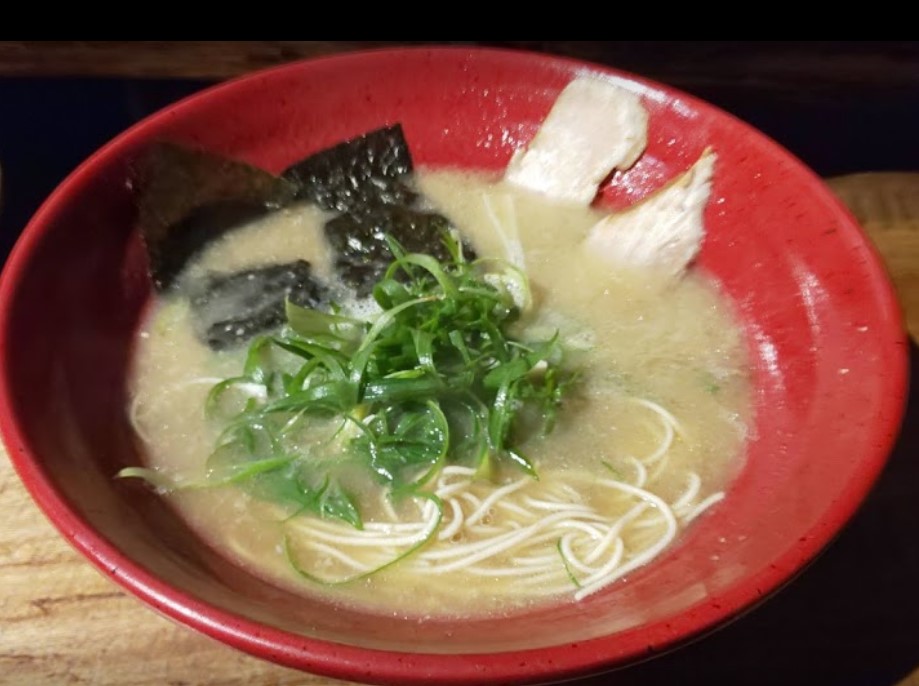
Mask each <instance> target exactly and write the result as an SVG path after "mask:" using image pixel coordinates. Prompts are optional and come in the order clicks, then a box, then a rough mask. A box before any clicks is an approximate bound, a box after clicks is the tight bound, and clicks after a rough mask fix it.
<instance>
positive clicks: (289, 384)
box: [125, 234, 575, 528]
mask: <svg viewBox="0 0 919 686" xmlns="http://www.w3.org/2000/svg"><path fill="white" fill-rule="evenodd" d="M444 241H445V243H446V246H447V248H448V252H449V255H450V258H449V259H448V260H445V261H444V262H439V261H438V260H437V259H435V258H433V257H431V256H430V255H424V254H416V253H406V252H405V251H404V250H403V249H402V248H401V246H400V245H399V244H398V243H396V242H395V241H393V240H389V247H390V250H391V251H392V254H393V256H394V259H393V261H392V263H391V264H390V265H389V268H388V269H387V271H386V272H385V274H384V276H383V277H382V278H381V279H380V280H379V282H378V283H377V284H376V285H375V287H374V288H373V293H372V297H373V299H374V300H375V301H376V303H377V304H378V305H379V306H380V308H381V310H382V312H381V313H380V314H379V315H377V316H376V317H375V318H374V319H373V321H372V322H368V321H365V320H362V319H356V318H352V317H348V316H344V315H343V314H341V312H340V311H335V312H332V313H329V312H322V311H319V310H314V309H307V308H303V307H300V306H298V305H295V304H293V303H290V302H288V303H287V310H286V313H287V325H286V326H285V327H284V328H283V329H282V330H281V331H280V332H279V333H278V334H277V335H271V336H263V337H261V338H258V339H256V340H255V341H254V342H253V343H252V344H251V346H250V348H249V350H248V354H247V357H246V362H245V365H244V369H243V373H242V374H241V375H240V376H237V377H233V378H230V379H227V380H225V381H223V382H221V383H219V384H217V385H216V386H215V387H214V388H213V389H212V391H211V393H210V395H209V397H208V401H207V404H208V412H209V413H210V414H211V416H214V417H216V418H218V419H220V420H222V421H225V422H226V421H228V424H227V425H226V429H225V430H224V431H223V432H222V434H221V436H220V438H219V440H218V446H217V448H216V450H215V451H214V453H213V454H212V455H211V457H210V458H209V461H208V465H207V466H208V481H209V483H211V484H216V483H219V484H224V483H236V484H240V485H243V486H244V487H246V488H247V490H249V491H250V492H251V493H253V495H255V496H256V497H258V498H261V499H267V500H270V501H272V502H276V503H279V504H282V505H284V506H286V507H288V508H290V509H292V511H293V512H294V513H297V514H299V513H304V514H312V515H317V516H320V517H323V518H330V519H338V520H342V521H345V522H348V523H349V524H351V525H352V526H354V527H357V528H362V519H361V509H360V507H359V505H358V501H357V500H358V499H357V498H356V497H355V495H354V494H353V493H352V492H350V491H349V489H348V488H347V486H346V484H347V483H349V478H348V475H352V476H353V475H354V474H364V475H366V474H370V475H371V476H372V478H373V479H374V480H375V481H376V482H378V483H380V484H383V485H385V486H388V487H389V495H390V497H392V498H393V499H395V500H398V498H400V497H401V496H406V495H412V496H414V495H420V494H422V493H424V486H425V484H427V483H428V482H430V481H431V479H432V478H434V477H435V476H436V475H437V473H438V471H439V470H440V469H441V468H442V467H443V466H445V465H448V464H461V465H465V466H470V467H474V468H475V469H476V470H477V473H478V474H479V475H480V476H481V477H482V478H491V479H496V478H498V477H499V475H500V474H501V472H502V471H503V470H505V469H507V468H510V467H516V468H519V469H522V470H524V471H525V472H526V473H528V474H530V475H532V476H534V477H536V472H535V469H534V467H533V465H532V463H531V462H530V460H529V459H528V458H527V457H525V456H524V454H523V453H522V452H521V449H520V446H521V444H522V443H523V442H524V441H525V440H526V439H527V438H529V437H532V436H534V435H538V434H541V433H545V432H548V431H550V430H551V428H552V426H553V422H554V419H555V415H556V412H557V410H558V408H559V405H560V403H561V401H562V398H563V396H564V394H565V391H566V390H567V389H568V388H569V387H570V385H571V384H572V382H573V381H574V379H575V375H574V374H573V373H572V372H570V371H567V370H565V369H564V368H563V367H562V366H561V357H562V351H561V348H560V346H559V343H558V340H557V336H556V337H554V338H552V339H550V340H542V341H528V342H522V341H520V340H516V339H515V338H514V337H513V336H511V335H510V334H509V329H510V327H511V325H512V324H513V323H514V322H515V321H516V320H518V319H519V317H520V306H518V304H517V303H516V302H515V296H516V297H517V300H521V299H522V297H523V296H525V297H527V298H528V294H529V291H528V286H527V283H526V278H525V276H524V275H523V274H522V272H520V271H519V270H518V269H516V268H515V267H513V266H512V265H509V264H506V263H503V262H500V261H496V260H476V261H468V260H467V259H466V258H465V257H464V255H463V251H462V246H461V244H460V243H459V242H458V241H457V240H456V239H455V238H454V237H453V236H452V235H449V234H445V237H444ZM240 397H242V398H244V400H243V401H240V400H239V398H240ZM316 427H325V428H326V435H327V436H328V438H327V440H324V441H322V442H320V443H319V444H317V443H316V442H315V440H313V441H312V442H311V441H310V440H309V438H308V437H309V436H311V435H312V436H315V434H316ZM328 427H333V430H332V431H329V430H328ZM136 475H138V476H140V474H136ZM125 476H128V475H127V474H125ZM351 480H352V481H353V478H352V479H351Z"/></svg>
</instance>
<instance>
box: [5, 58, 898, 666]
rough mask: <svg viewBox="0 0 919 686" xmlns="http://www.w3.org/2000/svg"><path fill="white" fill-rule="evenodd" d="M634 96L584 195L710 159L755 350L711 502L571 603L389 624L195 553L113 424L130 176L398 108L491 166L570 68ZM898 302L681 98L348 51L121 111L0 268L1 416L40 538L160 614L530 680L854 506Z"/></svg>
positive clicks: (779, 152)
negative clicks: (645, 134)
mask: <svg viewBox="0 0 919 686" xmlns="http://www.w3.org/2000/svg"><path fill="white" fill-rule="evenodd" d="M583 72H588V73H594V74H604V75H607V76H608V77H610V78H612V79H615V80H617V81H619V82H620V83H621V84H622V85H623V86H625V87H626V88H630V89H634V90H636V91H638V92H640V93H641V94H642V95H643V98H644V102H645V105H646V106H647V108H648V110H649V112H650V115H651V127H650V140H649V145H648V150H647V152H646V153H645V156H644V158H643V159H642V160H641V162H639V164H638V165H637V166H636V167H635V168H634V169H633V170H631V171H629V172H628V173H626V174H622V175H618V176H617V177H616V178H614V179H613V180H612V181H611V183H610V184H609V185H608V186H607V188H606V189H604V191H603V194H602V195H603V198H604V200H605V201H606V202H608V203H609V204H611V205H615V206H621V205H623V204H628V203H629V202H632V201H634V199H636V198H639V197H642V196H643V195H645V194H647V193H648V192H649V191H650V190H653V189H654V188H655V187H657V186H658V185H659V184H660V183H662V182H663V181H664V180H665V179H667V178H669V177H671V176H672V175H674V174H676V173H677V172H679V171H681V170H682V169H684V168H686V167H687V166H689V164H690V163H691V162H692V161H693V160H694V159H695V158H696V157H697V156H698V154H699V153H700V152H701V150H702V149H703V148H704V147H705V146H709V145H710V146H712V147H713V148H714V149H715V150H716V151H717V153H718V155H719V162H718V168H717V171H716V175H715V182H714V189H713V196H712V200H711V202H710V204H709V206H708V209H707V212H706V222H707V229H708V233H707V237H706V241H705V247H704V250H703V253H702V256H701V260H700V262H701V266H702V267H703V268H705V269H707V270H709V271H710V272H711V273H713V274H714V275H715V276H716V277H717V278H718V279H720V281H721V282H722V283H723V285H724V290H725V292H726V293H727V294H728V296H729V297H730V298H732V299H733V300H734V302H735V303H736V309H737V312H738V313H739V316H740V318H741V319H742V321H743V324H744V326H745V327H746V331H747V332H748V340H749V344H750V350H751V356H752V359H753V377H754V387H755V412H756V418H755V430H754V432H753V436H752V438H751V439H750V441H749V444H748V446H747V455H746V466H745V468H744V469H743V471H742V473H741V474H740V476H739V477H738V478H737V480H736V482H735V483H734V484H733V485H732V487H731V488H730V490H729V494H728V497H727V499H726V500H725V501H724V502H723V503H722V504H721V505H720V506H718V507H717V508H715V509H714V510H712V511H711V512H710V513H709V514H708V515H707V516H705V517H704V518H702V519H701V521H699V522H698V523H697V524H696V525H694V526H693V527H692V528H691V529H690V531H689V532H688V533H687V534H686V535H685V536H684V537H683V538H682V539H681V540H680V542H679V544H678V545H676V546H675V547H673V548H672V549H671V550H670V551H669V552H667V554H666V555H665V556H664V557H663V558H661V559H660V560H658V561H657V562H655V563H653V564H651V565H649V566H648V567H647V568H645V569H642V570H640V571H639V572H637V573H635V574H633V575H631V577H630V578H629V579H628V580H627V581H626V582H624V583H620V584H617V585H614V586H613V587H611V588H609V589H607V590H606V591H605V592H602V593H600V594H598V595H596V596H594V597H591V598H589V599H588V600H586V601H584V602H582V603H580V604H575V603H569V604H560V605H555V606H552V607H546V608H542V609H538V610H533V611H530V612H526V613H522V614H519V615H514V616H509V617H501V618H491V619H477V620H469V621H462V622H457V621H451V620H422V619H410V620H405V619H398V618H393V617H382V616H372V615H368V614H363V613H361V612H358V611H355V610H348V609H343V608H331V607H329V606H327V605H324V604H323V603H321V602H318V601H315V600H306V599H302V598H298V597H295V596H292V595H290V594H288V593H286V592H284V591H280V590H278V589H276V588H273V587H272V586H270V585H268V584H266V583H264V582H262V581H260V580H258V579H256V578H253V577H251V576H250V575H248V574H247V573H245V572H244V571H242V570H240V569H237V568H235V567H233V566H232V565H229V564H228V563H226V562H225V561H223V560H222V559H221V558H219V557H218V556H216V555H215V554H214V553H211V552H209V550H208V549H207V548H205V547H203V546H202V545H201V544H200V542H199V541H198V540H197V539H196V538H195V536H194V535H193V534H192V533H191V532H190V531H189V530H188V528H187V527H186V526H185V525H184V524H183V523H182V522H181V520H179V519H178V518H177V517H176V515H175V514H174V513H173V512H172V511H171V510H170V509H169V508H168V507H167V506H166V505H165V504H164V503H163V501H161V500H160V499H159V498H157V497H155V496H153V495H151V494H150V493H149V492H147V490H145V489H144V488H142V487H139V486H137V485H136V484H132V483H125V482H116V481H114V480H113V479H112V475H113V474H114V473H115V472H116V471H117V470H118V469H119V468H120V467H122V466H124V465H129V464H135V463H136V462H137V461H138V459H139V457H138V450H137V448H136V446H135V444H134V442H133V437H132V433H131V429H130V427H129V425H128V423H127V421H126V418H125V375H126V369H127V367H128V364H129V361H130V357H131V345H132V337H133V334H134V331H135V327H136V325H137V323H138V319H139V316H140V313H141V310H142V308H143V305H144V303H145V301H146V299H147V297H148V295H149V286H148V282H147V278H146V273H145V261H144V255H143V252H142V250H141V249H140V247H139V243H138V240H137V236H136V233H135V231H134V230H133V224H134V210H133V206H132V202H131V193H130V189H129V187H128V185H127V182H126V181H127V178H128V168H129V165H130V163H131V160H132V158H134V156H135V155H136V154H137V153H138V151H139V150H141V149H142V148H144V146H146V145H147V144H148V143H150V142H151V141H153V140H157V139H172V140H178V141H184V142H187V143H192V144H195V145H199V146H202V147H205V148H208V149H210V150H213V151H215V152H219V153H223V154H226V155H230V156H233V157H239V158H242V159H246V160H248V161H250V162H252V163H254V164H257V165H260V166H263V167H266V168H268V169H271V170H280V169H282V168H283V167H285V166H286V165H287V164H288V163H290V162H292V161H294V160H297V159H299V158H301V157H303V156H304V155H306V154H307V153H309V152H311V151H314V150H316V149H318V148H321V147H323V146H326V145H329V144H331V143H334V142H337V141H339V140H341V139H344V138H346V137H349V136H352V135H355V134H359V133H362V132H364V131H367V130H369V129H371V128H374V127H378V126H380V125H383V124H386V123H392V122H397V121H400V122H402V123H403V125H404V127H405V131H406V134H407V137H408V140H409V143H410V145H411V147H412V150H413V153H414V155H415V158H416V160H417V161H418V162H419V163H420V164H426V165H458V166H463V167H477V168H490V169H500V168H502V167H503V166H504V165H505V164H506V162H507V160H508V158H509V157H510V155H511V152H512V151H513V149H514V148H515V147H517V146H519V145H520V144H522V143H524V142H526V141H527V140H528V139H529V138H530V137H531V136H532V135H533V133H534V132H535V130H536V128H537V126H538V124H539V122H540V121H541V120H542V118H543V117H544V116H545V114H546V113H547V111H548V110H549V108H550V106H551V104H552V102H553V100H554V98H555V96H556V95H557V93H558V92H559V90H560V89H561V88H562V87H563V86H564V85H565V83H567V82H568V81H569V80H570V79H571V78H573V77H574V76H575V75H577V74H580V73H583ZM906 359H907V355H906V346H905V337H904V334H903V331H902V328H901V322H900V315H899V312H898V308H897V304H896V301H895V299H894V296H893V293H892V291H891V288H890V285H889V283H888V281H887V279H886V277H885V274H884V271H883V269H882V267H881V265H880V264H879V261H878V258H877V255H876V254H875V253H874V251H873V250H872V249H871V248H870V247H869V245H868V243H867V242H866V239H865V237H864V236H863V235H862V233H861V232H860V230H859V229H858V227H857V226H856V224H855V223H854V221H853V219H852V217H851V216H850V215H849V214H848V213H847V212H846V211H845V210H844V209H843V208H842V207H841V206H840V204H839V203H838V202H837V201H836V200H835V199H834V197H833V196H832V195H831V194H830V192H829V191H828V190H827V188H826V187H825V186H824V185H823V184H822V183H821V182H820V180H819V179H818V178H816V177H815V176H814V174H813V173H811V172H810V171H809V170H808V169H807V168H805V167H804V166H803V165H802V164H801V163H800V162H798V161H797V160H796V159H794V158H793V157H792V156H790V155H789V154H788V153H787V152H786V151H784V150H783V149H781V148H780V147H779V146H778V145H776V144H775V143H773V142H772V141H770V140H768V139H767V138H765V137H764V136H762V135H761V134H759V133H757V132H756V131H754V130H753V129H751V128H750V127H749V126H746V125H745V124H743V123H741V122H739V121H737V120H735V119H733V118H732V117H730V116H728V115H726V114H725V113H723V112H721V111H719V110H717V109H715V108H713V107H711V106H709V105H707V104H705V103H703V102H700V101H698V100H696V99H694V98H692V97H689V96H687V95H685V94H682V93H679V92H676V91H673V90H671V89H668V88H666V87H663V86H660V85H657V84H654V83H651V82H649V81H645V80H643V79H638V78H633V77H631V76H628V75H625V74H621V73H617V72H614V71H612V70H610V69H606V68H602V67H598V66H593V65H587V64H582V63H577V62H573V61H568V60H563V59H556V58H552V57H547V56H540V55H531V54H525V53H513V52H499V51H487V50H481V51H473V50H464V49H418V50H396V51H385V52H375V53H368V54H353V55H346V56H339V57H333V58H328V59H323V60H317V61H312V62H306V63H300V64H292V65H289V66H285V67H281V68H278V69H274V70H271V71H266V72H262V73H257V74H254V75H252V76H248V77H246V78H243V79H240V80H237V81H233V82H230V83H227V84H225V85H221V86H218V87H216V88H212V89H210V90H208V91H205V92H203V93H201V94H200V95H197V96H195V97H192V98H190V99H188V100H185V101H183V102H180V103H179V104H177V105H175V106H172V107H170V108H168V109H166V110H164V111H162V112H160V113H158V114H156V115H154V116H153V117H150V118H149V119H146V120H144V121H143V122H141V123H140V124H138V125H137V126H135V127H133V128H132V129H130V130H129V131H127V132H126V133H124V134H123V135H121V136H119V137H118V138H117V139H115V140H114V141H113V142H111V143H110V144H109V145H107V146H106V147H105V148H103V149H102V150H101V151H99V152H98V153H97V154H95V155H94V156H93V157H92V158H90V159H89V160H88V161H87V162H85V163H84V164H83V165H82V166H81V167H80V168H79V169H77V170H76V171H75V172H74V173H73V174H71V175H70V177H68V178H67V180H66V181H64V183H62V184H61V186H60V187H59V188H58V189H57V190H56V191H55V192H54V194H53V195H52V196H51V197H50V198H49V199H48V200H47V202H46V203H45V204H44V205H43V206H42V208H41V209H40V210H39V212H38V213H37V214H36V215H35V217H34V219H33V220H32V222H31V223H30V224H29V226H28V228H27V229H26V231H25V233H24V234H23V237H22V238H21V240H20V241H19V243H18V245H17V246H16V249H15V251H14V253H13V255H12V256H11V257H10V260H9V262H8V263H7V265H6V268H5V270H4V272H3V277H2V283H0V408H2V413H0V426H2V430H3V435H4V437H5V439H6V442H7V445H8V447H9V452H10V455H11V458H12V460H13V462H14V464H15V465H16V468H17V469H18V470H19V473H20V475H21V477H22V479H23V481H24V482H25V484H26V486H27V487H28V488H29V490H30V491H31V493H32V494H33V496H34V497H35V499H36V501H37V502H38V503H39V505H40V506H41V507H42V508H43V509H44V511H45V512H46V513H47V515H48V516H49V517H50V519H51V520H52V521H53V522H54V524H55V525H56V526H57V527H58V529H59V530H60V531H61V533H62V534H63V535H64V536H65V537H66V538H67V539H69V540H70V541H71V542H72V543H73V544H74V545H75V546H76V547H77V548H78V549H79V550H80V551H81V552H83V553H84V554H85V555H86V556H87V557H88V558H89V559H90V561H92V562H93V563H94V564H95V565H96V566H97V567H98V568H99V569H101V570H102V571H103V572H104V573H105V574H107V575H109V576H110V577H112V578H113V579H114V580H115V581H117V582H118V583H120V584H121V585H122V586H124V587H125V588H127V589H128V590H129V591H131V592H132V593H134V594H136V595H137V596H139V597H140V598H141V599H143V600H144V601H146V602H147V603H149V604H150V605H151V606H152V607H154V608H155V609H157V610H159V611H160V612H162V613H164V614H166V615H168V616H170V617H172V618H174V619H176V620H178V621H180V622H183V623H185V624H188V625H189V626H192V627H195V628H197V629H199V630H201V631H203V632H205V633H207V634H209V635H211V636H214V637H216V638H218V639H220V640H223V641H225V642H227V643H229V644H230V645H233V646H236V647H238V648H241V649H243V650H246V651H248V652H250V653H253V654H255V655H259V656H261V657H264V658H267V659H270V660H275V661H277V662H280V663H283V664H286V665H290V666H293V667H298V668H302V669H306V670H309V671H313V672H317V673H321V674H327V675H330V676H335V677H341V678H347V679H354V680H359V681H372V682H380V683H394V684H396V683H397V684H421V683H424V684H430V683H439V684H468V683H473V682H478V681H480V680H481V679H483V678H487V679H489V680H492V681H501V682H507V683H510V682H519V683H524V682H535V681H546V680H554V679H561V678H567V677H573V676H576V675H580V674H586V673H590V672H595V671H599V670H604V669H610V668H613V667H616V666H621V665H623V664H626V663H629V662H631V661H635V660H638V659H644V658H646V657H648V656H649V655H652V654H654V653H656V652H658V651H662V650H664V649H667V648H671V647H673V646H674V645H677V644H679V643H680V642H683V641H686V640H688V639H690V638H692V637H694V636H697V635H699V634H701V633H703V632H705V631H707V630H710V629H712V628H713V627H715V626H717V625H719V624H720V623H722V622H724V621H725V620H727V619H730V618H731V617H733V616H735V615H736V614H737V613H739V612H740V611H741V610H743V609H745V608H748V607H749V606H751V605H752V604H754V603H756V602H757V601H758V600H760V599H761V598H763V597H764V596H765V595H767V594H768V593H770V592H772V591H774V590H776V589H777V588H778V587H780V586H781V585H782V584H783V583H785V582H787V581H788V580H789V579H790V578H791V577H792V576H793V575H794V573H795V572H797V571H798V570H800V569H801V568H802V567H803V566H804V565H805V564H807V562H808V561H810V560H811V559H812V558H813V557H814V556H815V555H816V554H817V553H818V552H819V551H820V550H821V548H823V547H824V546H825V545H826V544H827V543H828V542H829V541H830V540H831V539H832V537H833V536H834V535H835V534H836V533H837V532H838V531H839V529H840V528H841V527H842V526H843V525H844V523H845V522H846V521H847V520H848V519H849V517H850V516H851V515H852V514H853V512H854V511H855V509H856V507H857V506H858V505H859V503H860V502H861V501H862V499H863V498H864V496H865V495H866V493H867V491H868V489H869V488H870V487H871V485H872V483H873V482H874V479H875V478H876V477H877V475H878V473H879V471H880V469H881V467H882V466H883V463H884V460H885V458H886V456H887V454H888V450H889V449H890V447H891V444H892V442H893V440H894V438H895V435H896V432H897V429H898V425H899V421H900V418H901V413H902V409H903V405H904V397H905V390H906V389H905V386H906V373H905V372H906Z"/></svg>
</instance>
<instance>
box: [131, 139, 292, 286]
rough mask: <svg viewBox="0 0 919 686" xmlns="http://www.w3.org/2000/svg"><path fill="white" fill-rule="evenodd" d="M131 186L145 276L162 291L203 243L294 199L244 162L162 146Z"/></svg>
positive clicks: (284, 185)
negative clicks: (145, 257) (146, 266)
mask: <svg viewBox="0 0 919 686" xmlns="http://www.w3.org/2000/svg"><path fill="white" fill-rule="evenodd" d="M135 184H136V187H137V191H138V196H137V197H138V213H139V218H138V219H139V226H140V231H141V235H142V236H143V239H144V243H145V244H146V247H147V253H148V255H149V259H150V273H151V276H152V278H153V284H154V286H155V287H156V288H157V290H161V291H162V290H165V289H167V288H169V286H171V285H172V284H173V282H174V281H175V279H176V277H177V276H178V274H179V272H180V271H181V270H182V268H183V267H184V266H185V265H186V264H187V263H188V261H189V259H191V257H192V256H193V255H194V254H195V253H197V252H198V250H200V249H201V248H202V247H203V246H204V245H205V243H207V242H208V241H210V240H212V239H214V238H216V237H217V236H219V235H221V234H223V233H225V232H226V231H228V230H229V229H232V228H234V227H236V226H240V225H241V224H244V223H246V222H248V221H251V220H253V219H255V218H256V217H259V216H261V215H263V214H266V213H268V212H270V211H272V210H275V209H278V208H280V207H283V206H284V205H286V204H288V203H289V202H291V201H292V200H293V199H294V197H295V196H296V193H297V188H296V186H295V185H294V184H292V183H291V182H290V181H287V180H286V179H282V178H280V177H277V176H274V175H272V174H269V173H268V172H266V171H264V170H262V169H258V168H257V167H253V166H252V165H249V164H246V163H245V162H239V161H236V160H230V159H226V158H223V157H219V156H217V155H213V154H211V153H207V152H204V151H201V150H194V149H191V148H186V147H182V146H180V145H176V144H173V143H166V142H160V143H156V144H154V145H153V146H152V147H151V148H150V149H148V150H147V152H146V153H145V154H144V155H143V156H142V157H141V158H140V159H139V161H138V163H137V165H136V169H135Z"/></svg>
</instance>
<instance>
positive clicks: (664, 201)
mask: <svg viewBox="0 0 919 686" xmlns="http://www.w3.org/2000/svg"><path fill="white" fill-rule="evenodd" d="M715 158H716V155H715V153H714V152H712V150H711V149H706V150H705V151H704V152H703V153H702V156H701V157H700V158H699V159H698V160H697V161H696V163H695V164H693V166H692V167H690V168H689V170H688V171H686V172H685V173H684V174H682V175H681V176H679V177H677V178H676V179H675V180H674V181H673V182H671V183H670V184H669V185H668V186H666V187H665V188H663V189H661V190H659V191H658V192H657V193H655V194H654V195H651V196H649V197H647V198H645V199H644V200H642V201H641V202H640V203H638V204H636V205H633V206H632V207H630V208H628V209H627V210H625V211H623V212H618V213H616V214H611V215H609V216H608V217H605V218H604V219H601V220H600V221H599V222H598V223H597V224H595V225H594V226H593V228H591V230H590V231H589V232H588V234H587V239H586V241H585V248H586V249H587V250H588V251H590V252H591V253H592V254H595V255H600V256H601V257H602V258H603V259H605V260H608V261H609V262H611V263H613V264H615V265H617V266H623V267H639V268H643V267H648V268H656V269H659V270H660V271H662V272H664V273H666V274H668V275H670V276H679V275H681V274H682V273H683V271H684V270H685V269H686V268H687V267H688V266H689V264H690V263H691V262H692V261H693V259H695V257H696V255H697V254H698V253H699V250H700V248H701V247H702V238H703V236H704V230H705V229H704V226H703V223H702V215H703V212H704V210H705V204H706V202H707V201H708V196H709V193H710V191H711V180H712V174H713V172H714V169H715Z"/></svg>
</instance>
